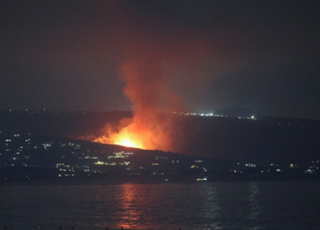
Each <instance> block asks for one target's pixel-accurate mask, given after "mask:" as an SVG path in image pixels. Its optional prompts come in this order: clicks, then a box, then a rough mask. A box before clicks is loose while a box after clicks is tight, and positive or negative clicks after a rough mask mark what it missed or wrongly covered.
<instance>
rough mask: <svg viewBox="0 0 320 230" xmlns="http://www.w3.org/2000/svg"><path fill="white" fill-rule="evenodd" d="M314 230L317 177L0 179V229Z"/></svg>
mask: <svg viewBox="0 0 320 230" xmlns="http://www.w3.org/2000/svg"><path fill="white" fill-rule="evenodd" d="M4 226H6V229H8V230H9V229H14V230H22V229H26V230H28V229H30V230H31V229H35V230H36V229H59V228H60V227H61V229H72V228H73V229H74V230H84V229H86V230H90V229H93V230H98V229H100V230H105V229H107V228H108V229H109V230H112V229H121V228H123V229H148V230H151V229H176V230H178V229H181V230H187V229H195V230H196V229H199V230H200V229H208V230H209V229H210V230H212V229H225V230H258V229H261V230H262V229H265V230H269V229H270V230H277V229H279V230H280V229H281V230H285V229H288V230H289V229H290V230H293V229H299V230H303V229H306V230H313V229H320V183H319V182H301V181H299V182H210V183H206V182H199V183H189V184H178V183H177V184H175V183H168V184H165V183H163V184H131V183H125V184H109V185H108V184H104V185H28V184H27V185H26V184H16V185H0V229H3V228H4Z"/></svg>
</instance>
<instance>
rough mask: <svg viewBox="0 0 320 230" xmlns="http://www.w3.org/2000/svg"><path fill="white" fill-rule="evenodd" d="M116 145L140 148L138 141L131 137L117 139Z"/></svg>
mask: <svg viewBox="0 0 320 230" xmlns="http://www.w3.org/2000/svg"><path fill="white" fill-rule="evenodd" d="M115 144H116V145H122V146H125V147H132V148H138V145H137V143H135V142H134V140H132V139H131V138H130V137H122V138H120V140H119V141H115Z"/></svg>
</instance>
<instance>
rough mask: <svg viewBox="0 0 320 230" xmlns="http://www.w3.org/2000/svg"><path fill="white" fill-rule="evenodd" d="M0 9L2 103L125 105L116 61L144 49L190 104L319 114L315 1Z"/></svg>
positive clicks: (77, 0)
mask: <svg viewBox="0 0 320 230" xmlns="http://www.w3.org/2000/svg"><path fill="white" fill-rule="evenodd" d="M0 11H1V12H0V31H1V36H0V50H1V56H0V63H1V64H0V75H1V77H0V109H8V108H12V109H26V108H29V109H40V108H47V109H58V110H93V111H110V110H116V109H124V110H129V109H130V101H129V100H128V99H127V98H126V97H125V96H124V95H123V92H122V88H123V87H124V84H125V83H124V82H123V81H122V80H121V78H119V68H120V67H121V66H122V64H123V63H124V62H126V61H127V59H134V58H135V56H137V57H138V56H139V55H145V54H146V53H148V55H149V56H153V55H154V56H161V70H162V74H163V77H164V79H165V81H166V82H167V84H168V85H170V87H172V89H173V90H174V91H176V92H178V93H179V94H180V95H181V96H182V97H183V98H184V100H185V103H186V105H187V106H188V107H189V108H190V110H194V111H196V112H214V111H215V110H217V109H220V108H228V107H245V108H250V109H253V110H255V111H257V112H259V113H261V114H264V115H269V116H282V117H297V118H311V119H320V79H319V76H320V65H319V64H320V57H319V54H320V44H319V42H320V13H319V12H320V1H317V0H314V1H307V0H301V1H296V0H288V1H287V0H275V1H273V0H267V1H264V0H259V1H256V0H252V1H247V0H241V1H239V0H201V1H199V0H183V1H182V0H180V1H178V0H153V1H150V0H144V1H142V0H127V1H124V0H123V1H121V0H119V1H116V0H115V1H103V0H101V1H94V0H47V1H43V0H38V1H33V0H28V1H25V0H21V1H15V0H10V1H1V3H0ZM149 56H148V57H149ZM142 60H146V58H144V59H142ZM147 64H148V63H146V65H147ZM150 77H152V76H150Z"/></svg>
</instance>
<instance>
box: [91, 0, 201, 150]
mask: <svg viewBox="0 0 320 230" xmlns="http://www.w3.org/2000/svg"><path fill="white" fill-rule="evenodd" d="M112 7H113V10H114V12H116V13H115V14H114V15H115V20H114V21H115V27H116V28H117V29H118V30H117V34H118V35H119V36H120V38H121V39H120V40H121V41H122V42H121V46H122V48H123V50H122V53H121V58H122V60H124V62H123V64H122V65H121V67H120V76H121V78H122V79H123V80H124V82H125V83H126V85H125V87H124V89H123V91H124V94H125V95H126V96H127V97H128V98H129V99H130V100H131V102H132V111H133V118H132V119H129V120H128V119H124V120H121V121H120V123H119V124H118V125H116V126H114V125H110V124H108V125H107V126H106V128H105V130H104V133H105V135H103V136H101V137H99V138H96V139H95V140H94V141H96V142H101V143H108V144H119V145H124V146H129V147H137V148H142V149H158V150H164V151H174V152H181V150H183V149H184V147H185V146H184V145H185V143H186V141H185V139H184V137H185V135H184V132H183V131H182V123H183V122H182V120H183V119H184V117H183V116H178V115H173V114H171V113H170V112H173V111H178V112H184V111H185V110H186V109H185V105H184V102H183V100H182V98H181V97H180V96H179V95H178V94H177V93H175V92H174V91H173V90H172V89H171V88H170V84H169V83H172V82H174V77H172V76H173V75H172V74H174V72H175V68H176V67H179V66H180V67H181V66H183V67H190V66H193V67H194V66H196V65H198V63H199V62H200V60H201V58H199V57H203V55H204V54H205V53H206V50H207V49H206V47H205V45H204V43H203V41H202V40H198V37H197V36H199V34H197V33H196V34H195V33H187V32H184V30H183V29H178V31H177V30H176V28H175V29H173V28H171V27H170V26H169V25H168V30H169V31H170V32H172V35H171V34H170V33H169V35H168V33H161V31H163V30H162V28H163V26H162V23H160V24H159V23H158V22H157V20H154V19H152V23H149V21H146V20H144V19H143V18H141V17H143V16H142V14H137V13H136V11H135V9H133V8H131V7H130V4H129V5H126V4H124V5H123V3H121V2H120V1H114V5H113V6H112ZM153 31H158V32H157V33H154V32H153ZM184 69H186V68H184ZM196 82H197V81H195V83H196ZM179 84H180V83H179ZM184 84H185V80H184V79H183V81H182V82H181V84H180V85H182V86H183V85H184ZM166 112H169V114H168V113H166Z"/></svg>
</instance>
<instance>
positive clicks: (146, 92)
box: [94, 58, 184, 151]
mask: <svg viewBox="0 0 320 230" xmlns="http://www.w3.org/2000/svg"><path fill="white" fill-rule="evenodd" d="M160 62H161V61H159V60H158V59H157V58H154V59H152V58H147V59H144V60H138V61H137V60H133V61H128V62H126V63H125V64H124V65H123V66H122V68H121V73H122V74H123V75H122V76H123V78H124V80H125V82H126V85H125V87H124V89H123V91H124V94H125V95H126V96H127V97H128V98H129V99H130V100H131V102H132V110H133V117H132V119H128V118H125V119H122V120H121V121H120V122H119V124H118V125H116V126H114V125H110V124H109V125H107V126H106V127H105V130H104V133H105V135H103V136H101V137H98V138H96V139H95V140H94V141H95V142H100V143H106V144H116V145H123V146H126V147H134V148H141V149H150V150H156V149H157V150H164V151H175V150H177V148H176V146H177V145H179V144H181V143H182V141H181V140H182V138H181V137H182V135H181V133H180V135H177V134H178V133H177V130H179V129H178V128H177V126H176V122H177V119H181V116H179V117H180V118H177V116H170V115H166V114H164V113H161V112H158V111H165V110H170V109H171V110H174V109H176V108H178V109H183V108H184V105H183V102H182V99H181V97H180V96H179V95H177V94H176V93H174V92H173V91H171V90H170V89H169V88H168V87H167V85H166V84H165V83H164V82H165V81H164V79H163V75H162V73H161V68H160V67H161V65H159V63H160ZM178 139H179V140H178Z"/></svg>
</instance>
